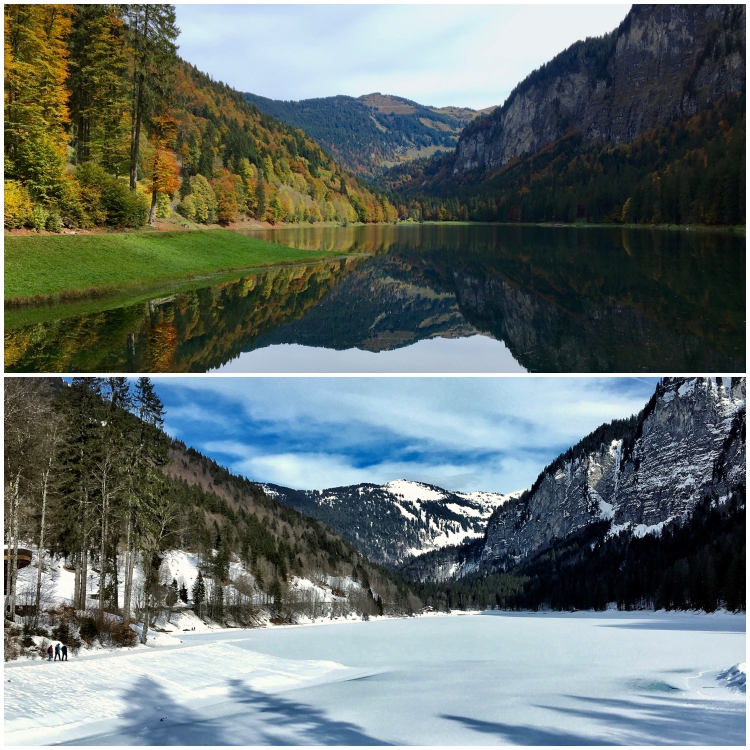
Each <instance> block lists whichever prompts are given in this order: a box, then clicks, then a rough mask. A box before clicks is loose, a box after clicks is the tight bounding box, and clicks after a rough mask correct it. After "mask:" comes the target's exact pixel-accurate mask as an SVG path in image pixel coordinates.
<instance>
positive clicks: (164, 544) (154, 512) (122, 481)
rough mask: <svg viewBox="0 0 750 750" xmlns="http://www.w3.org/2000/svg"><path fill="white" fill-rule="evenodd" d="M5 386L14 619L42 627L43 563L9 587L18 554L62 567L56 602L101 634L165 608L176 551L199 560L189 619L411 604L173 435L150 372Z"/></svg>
mask: <svg viewBox="0 0 750 750" xmlns="http://www.w3.org/2000/svg"><path fill="white" fill-rule="evenodd" d="M4 390H5V467H6V498H5V513H6V544H7V546H8V548H9V549H10V550H11V552H10V554H9V563H10V564H9V570H8V575H9V579H10V581H11V585H10V587H9V589H8V591H7V592H6V593H7V594H8V599H7V600H6V613H7V614H8V615H9V618H10V620H11V621H13V619H14V615H15V609H16V607H17V606H18V608H19V611H21V607H22V606H23V608H24V610H23V611H25V612H26V613H27V614H30V615H32V616H33V618H34V619H35V622H38V621H39V617H40V616H41V615H42V614H43V613H42V611H41V606H42V602H43V597H42V594H43V592H44V591H47V590H48V589H49V581H47V582H45V570H44V569H43V568H40V569H39V584H38V586H37V587H34V586H33V585H28V583H29V582H28V581H27V582H26V586H25V588H24V589H23V590H18V591H17V589H16V585H15V581H16V580H17V574H18V569H17V567H16V557H15V552H14V550H15V549H16V548H22V549H24V548H29V549H32V550H34V554H33V557H34V560H35V561H36V560H37V559H39V558H41V557H45V558H47V559H49V560H51V559H53V558H57V559H62V560H63V561H64V565H65V567H66V569H68V570H69V571H73V572H74V573H75V586H74V591H73V593H72V598H71V599H70V600H69V601H62V602H60V601H54V602H51V604H52V606H53V608H56V607H58V605H59V606H62V607H66V606H67V607H72V609H73V610H76V611H83V613H82V614H81V617H83V618H84V619H85V617H91V616H92V615H91V613H92V612H94V613H95V614H96V617H97V619H98V622H99V626H102V623H104V621H105V620H106V621H108V622H110V623H112V622H114V621H113V620H112V619H111V618H112V617H115V618H121V620H119V621H120V622H122V623H123V624H124V625H127V623H128V622H129V621H130V620H131V618H134V621H135V622H138V621H142V622H144V623H149V624H150V625H152V624H153V623H154V622H155V620H156V619H157V618H158V617H160V616H161V615H162V614H163V613H164V612H165V611H166V610H167V609H168V608H169V607H171V606H172V605H173V604H174V603H175V602H174V601H172V603H171V604H170V601H169V597H170V580H171V576H170V580H165V578H164V576H165V575H169V574H167V573H165V572H164V571H165V569H166V568H165V564H166V561H167V558H169V557H170V555H171V553H172V552H174V551H180V552H181V553H183V557H185V556H186V555H187V556H190V557H191V559H193V560H195V561H196V565H197V567H198V570H199V571H200V573H201V575H202V577H203V579H202V580H203V584H202V585H203V587H204V588H203V589H201V592H200V593H198V592H197V590H194V591H193V596H192V603H193V607H194V611H195V612H196V614H200V615H203V616H205V617H208V618H210V619H211V620H213V621H214V622H217V623H226V622H229V623H235V624H236V623H243V624H251V623H256V624H257V623H262V622H264V621H267V620H268V618H269V617H274V618H278V620H279V621H285V622H291V621H294V620H295V619H297V618H299V617H305V616H307V617H316V616H320V615H321V614H324V613H326V614H331V615H346V614H352V613H357V614H359V615H360V616H369V615H370V614H382V613H385V612H391V613H408V612H413V611H415V609H418V608H419V607H420V606H421V605H420V603H419V601H418V600H417V599H416V598H415V597H413V596H412V595H411V593H410V592H409V590H408V588H407V587H406V586H405V585H404V584H403V583H402V582H401V581H400V580H399V579H398V578H397V577H395V576H394V575H393V574H391V573H388V572H386V571H384V570H383V569H381V568H379V567H377V566H376V565H374V564H372V563H370V562H369V561H368V560H367V559H366V558H364V557H363V556H362V555H361V554H360V553H358V552H357V551H356V549H355V548H354V547H353V546H352V545H351V544H349V543H348V542H346V541H344V540H343V539H342V538H341V537H340V536H339V535H338V534H336V533H335V532H333V531H332V530H331V529H330V528H328V527H327V526H325V524H323V523H321V522H320V521H317V520H315V519H312V518H309V517H307V516H304V515H302V514H301V513H299V512H297V511H295V510H293V509H291V508H288V507H285V506H283V505H281V504H280V503H279V502H278V501H277V500H276V499H274V498H272V497H269V496H268V495H266V493H265V492H264V490H263V489H262V488H261V487H260V486H258V485H257V484H253V483H252V482H249V481H248V480H246V479H244V478H242V477H238V476H235V475H232V474H231V473H230V472H228V471H227V470H226V469H223V468H222V467H220V466H218V465H217V464H216V463H215V462H213V461H211V460H210V459H207V458H205V457H203V456H201V455H200V454H199V453H197V452H196V451H195V450H192V449H190V448H188V447H186V446H185V445H184V444H183V443H180V442H174V441H171V440H170V439H169V438H168V437H167V435H166V434H165V433H164V432H163V431H162V429H161V424H162V419H163V414H164V411H163V407H162V406H161V402H160V400H159V398H158V396H157V395H156V393H155V391H154V389H153V385H152V383H151V382H150V381H149V379H148V378H140V379H139V380H138V381H137V382H135V383H134V384H132V383H128V381H127V380H126V379H125V378H114V377H113V378H76V379H74V380H73V381H72V383H71V384H70V385H65V384H63V383H62V381H61V380H49V379H23V378H8V379H6V382H5V389H4ZM46 575H48V576H51V575H52V574H51V573H50V572H49V571H47V573H46ZM35 577H36V576H35ZM185 602H186V603H187V599H185ZM48 606H49V605H48ZM58 614H59V613H58ZM71 616H72V615H71ZM66 617H67V615H66ZM76 617H78V615H76ZM108 618H109V619H108ZM79 619H80V618H79ZM79 624H83V620H81V622H80V623H79ZM144 642H145V641H144Z"/></svg>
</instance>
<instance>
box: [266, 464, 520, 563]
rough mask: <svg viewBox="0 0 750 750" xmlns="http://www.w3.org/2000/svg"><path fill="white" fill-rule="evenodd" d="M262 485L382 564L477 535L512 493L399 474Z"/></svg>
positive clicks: (401, 559) (482, 531) (274, 495)
mask: <svg viewBox="0 0 750 750" xmlns="http://www.w3.org/2000/svg"><path fill="white" fill-rule="evenodd" d="M263 488H264V489H265V491H266V494H268V495H271V496H272V497H275V498H276V499H277V500H278V501H279V502H281V503H282V504H284V505H288V506H291V507H292V508H295V509H296V510H298V511H299V512H300V513H304V514H306V515H308V516H312V517H313V518H318V519H320V520H321V521H324V522H325V523H327V524H328V525H329V526H330V527H331V528H332V529H334V530H335V531H337V532H338V533H339V534H341V535H342V536H343V537H344V538H345V539H346V540H347V541H349V542H350V543H351V544H353V545H354V547H356V548H357V550H358V551H360V552H361V553H362V554H363V555H365V556H366V557H367V558H369V559H370V560H372V561H373V562H377V563H380V564H382V565H388V566H393V565H397V564H399V563H401V562H403V561H404V560H406V559H408V558H411V557H414V556H416V555H420V554H423V553H425V552H428V551H430V550H435V549H441V548H444V547H446V546H451V545H457V544H459V543H461V542H464V541H466V540H469V539H477V538H481V537H483V536H484V532H485V530H486V527H487V521H488V520H489V518H490V516H491V515H492V513H493V512H494V511H495V510H496V509H497V508H498V507H500V506H501V505H502V504H503V503H505V502H506V501H508V500H509V499H512V498H513V497H514V496H513V495H502V494H500V493H497V492H469V493H461V492H449V491H448V490H443V489H441V488H440V487H435V486H433V485H429V484H422V483H421V482H409V481H406V480H403V479H402V480H397V481H394V482H388V483H387V484H384V485H382V486H381V485H375V484H357V485H352V486H349V487H334V488H332V489H327V490H293V489H290V488H288V487H279V486H278V485H272V484H271V485H263Z"/></svg>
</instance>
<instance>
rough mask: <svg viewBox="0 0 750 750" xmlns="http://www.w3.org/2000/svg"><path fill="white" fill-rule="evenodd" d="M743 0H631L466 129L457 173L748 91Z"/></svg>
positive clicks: (622, 136)
mask: <svg viewBox="0 0 750 750" xmlns="http://www.w3.org/2000/svg"><path fill="white" fill-rule="evenodd" d="M745 59H746V58H745V6H744V5H671V4H670V5H634V6H633V7H632V8H631V10H630V12H629V13H628V15H627V16H626V17H625V19H624V20H623V22H622V23H621V24H620V26H619V27H618V28H617V29H616V30H615V31H613V32H612V33H610V34H607V35H605V36H603V37H600V38H596V39H587V40H585V41H582V42H577V43H576V44H574V45H573V46H571V47H569V48H568V49H567V50H565V51H564V52H561V53H560V54H559V55H558V56H557V57H555V58H554V59H553V60H551V61H550V62H549V63H547V64H545V65H543V66H542V67H541V68H539V69H538V70H535V71H534V72H533V73H532V74H531V75H530V76H528V77H527V78H526V79H524V80H523V81H522V82H521V83H519V84H518V86H516V88H515V89H514V90H513V91H512V92H511V94H510V96H509V97H508V98H507V100H506V101H505V102H504V103H503V105H502V107H498V108H497V109H496V110H494V111H493V112H492V113H491V114H490V115H489V116H487V117H484V118H481V119H480V120H478V121H477V122H475V123H472V124H470V125H469V126H467V127H466V129H465V130H464V132H463V133H462V134H461V139H460V141H459V144H458V147H457V149H456V162H455V165H454V167H453V171H454V174H460V173H462V172H466V171H468V170H471V169H475V168H479V169H483V170H493V169H497V168H499V167H502V166H504V165H505V164H507V163H508V162H509V161H510V160H511V159H513V158H514V157H518V156H521V155H523V154H532V153H534V152H536V151H538V150H539V149H540V148H543V147H544V146H546V145H547V144H549V143H552V142H553V141H556V140H558V139H559V138H561V137H562V136H563V135H565V134H566V133H568V132H571V131H574V130H576V131H578V132H580V133H581V135H582V138H583V141H584V142H591V141H599V142H602V143H612V144H619V143H629V142H630V141H632V140H634V139H635V138H637V137H639V136H641V135H644V134H645V133H647V132H649V131H651V130H653V129H654V128H656V127H659V126H663V125H667V124H669V123H670V122H671V121H672V120H674V119H675V118H676V117H678V116H682V115H693V114H695V113H696V112H697V111H698V110H699V109H700V108H701V107H704V106H706V105H708V104H711V103H713V102H715V101H718V100H719V99H723V98H724V97H726V96H728V95H730V94H737V93H742V92H744V90H745Z"/></svg>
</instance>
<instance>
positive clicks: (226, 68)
mask: <svg viewBox="0 0 750 750" xmlns="http://www.w3.org/2000/svg"><path fill="white" fill-rule="evenodd" d="M629 7H630V6H629V5H623V4H609V3H599V4H588V5H563V4H555V5H538V4H525V5H502V4H501V5H494V4H493V5H489V4H488V5H447V4H421V5H400V4H389V5H364V4H363V5H357V4H355V5H341V4H333V5H312V4H305V5H280V4H279V5H245V4H243V5H239V4H238V5H203V4H189V5H178V6H177V23H178V26H179V27H180V29H181V32H182V33H181V35H180V38H179V45H180V55H181V56H182V57H183V58H184V59H185V60H188V61H189V62H191V63H193V64H194V65H196V66H197V67H198V68H200V69H201V70H203V71H204V72H206V73H209V74H210V75H211V76H212V77H213V78H214V79H218V80H221V81H224V82H225V83H228V84H230V85H231V86H233V87H234V88H236V89H239V90H240V91H250V92H252V93H255V94H260V95H261V96H267V97H269V98H272V99H307V98H312V97H321V96H333V95H335V94H348V95H350V96H361V95H363V94H369V93H372V92H373V91H380V92H381V93H384V94H395V95H397V96H403V97H406V98H407V99H413V100H415V101H418V102H420V103H422V104H429V105H434V106H445V105H455V106H462V107H472V108H474V109H483V108H484V107H489V106H493V105H498V104H502V102H503V101H504V100H505V98H506V97H507V95H508V94H509V93H510V91H511V89H512V88H513V87H514V86H515V85H516V84H517V83H518V82H519V81H521V80H522V79H523V78H524V77H525V76H526V75H528V74H529V73H530V72H531V71H532V70H534V69H535V68H537V67H539V66H540V65H541V64H542V63H544V62H546V61H547V60H549V59H550V58H552V57H554V55H556V54H557V53H558V52H561V51H562V50H564V49H566V48H567V47H569V46H570V45H571V44H573V42H575V41H577V40H579V39H584V38H586V37H587V36H601V35H602V34H605V33H607V32H609V31H611V30H613V29H614V28H616V27H617V25H618V24H619V23H620V21H622V19H623V18H624V17H625V15H626V13H627V11H628V8H629Z"/></svg>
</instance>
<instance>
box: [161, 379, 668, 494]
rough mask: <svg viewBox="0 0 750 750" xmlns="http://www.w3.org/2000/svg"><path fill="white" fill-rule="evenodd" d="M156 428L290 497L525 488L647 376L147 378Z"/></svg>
mask: <svg viewBox="0 0 750 750" xmlns="http://www.w3.org/2000/svg"><path fill="white" fill-rule="evenodd" d="M153 381H154V384H155V387H156V390H157V392H158V394H159V396H160V397H161V398H162V400H163V401H164V404H165V406H166V409H167V416H166V429H167V431H168V432H169V434H170V435H172V436H173V437H177V438H180V439H181V440H184V441H185V442H186V443H187V444H188V445H191V446H193V447H194V448H196V449H198V450H199V451H201V452H202V453H205V454H207V455H209V456H211V457H212V458H214V459H215V460H216V461H218V462H219V463H220V464H222V465H224V466H227V467H228V468H230V469H231V470H232V471H234V472H236V473H238V474H243V475H245V476H247V477H248V478H249V479H252V480H255V481H260V482H272V483H275V484H281V485H285V486H289V487H295V488H298V489H324V488H326V487H335V486H341V485H347V484H357V483H359V482H374V483H378V484H380V483H384V482H387V481H390V480H393V479H399V478H403V479H412V480H417V481H423V482H428V483H431V484H437V485H439V486H441V487H445V488H446V489H451V490H456V491H473V490H487V491H497V492H512V491H514V490H519V489H524V488H526V487H528V486H529V485H530V484H531V483H532V482H533V481H534V479H535V478H536V476H537V475H538V473H539V471H540V470H541V469H542V468H544V466H545V465H546V464H548V463H549V462H550V461H551V460H552V459H553V458H555V456H557V455H558V454H559V453H560V452H562V451H564V450H565V449H567V448H568V447H569V446H570V445H572V444H574V443H576V442H577V441H578V440H579V439H580V438H582V437H583V436H584V435H586V434H587V433H589V432H591V431H592V430H593V429H595V428H596V427H597V426H599V425H600V424H601V423H603V422H606V421H609V420H611V419H615V418H620V417H627V416H629V415H631V414H634V413H636V412H637V411H639V410H640V409H641V408H642V407H643V406H644V405H645V403H646V401H648V399H649V398H650V396H651V394H652V393H653V390H654V388H655V386H656V382H657V380H656V379H655V378H538V377H529V376H526V377H522V378H514V377H493V378H461V377H451V378H408V377H406V378H405V377H397V378H383V377H381V378H359V377H355V378H278V377H277V378H248V377H242V378H237V377H234V378H233V377H200V378H190V377H187V378H185V377H181V378H175V377H167V378H162V377H157V378H154V379H153Z"/></svg>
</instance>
